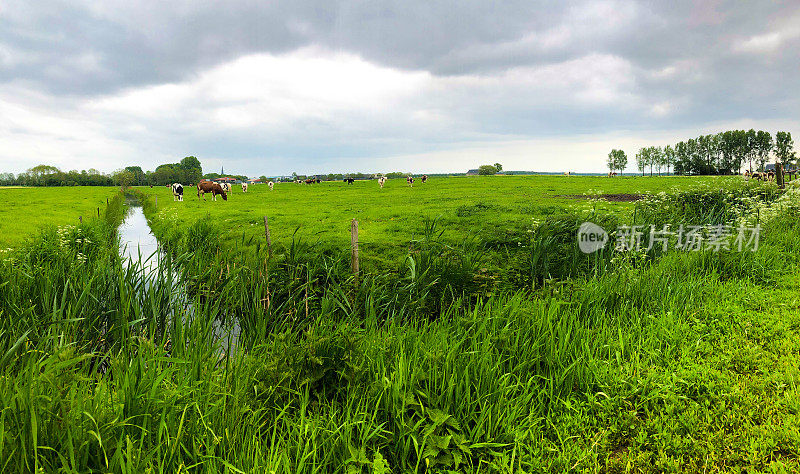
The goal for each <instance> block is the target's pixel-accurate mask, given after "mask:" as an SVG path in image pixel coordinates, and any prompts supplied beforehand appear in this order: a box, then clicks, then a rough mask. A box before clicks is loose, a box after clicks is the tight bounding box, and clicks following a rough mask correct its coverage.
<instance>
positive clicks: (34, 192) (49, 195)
mask: <svg viewBox="0 0 800 474" xmlns="http://www.w3.org/2000/svg"><path fill="white" fill-rule="evenodd" d="M116 191H118V189H117V188H109V187H96V186H80V187H78V186H75V187H60V188H41V187H0V200H1V201H2V203H3V205H2V206H0V248H8V247H15V246H17V245H19V244H20V243H22V242H23V241H24V240H26V239H29V238H32V237H34V236H36V235H37V234H38V233H39V231H40V230H41V229H42V227H46V226H56V225H62V224H77V223H78V221H79V218H81V217H83V218H84V219H87V218H90V217H92V216H96V215H97V209H98V208H100V210H101V212H103V211H105V208H106V199H107V198H110V197H112V196H113V195H114V193H115V192H116Z"/></svg>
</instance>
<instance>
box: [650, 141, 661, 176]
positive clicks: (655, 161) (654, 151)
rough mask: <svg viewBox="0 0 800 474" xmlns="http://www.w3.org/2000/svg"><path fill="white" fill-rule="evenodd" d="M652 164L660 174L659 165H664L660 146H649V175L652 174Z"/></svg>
mask: <svg viewBox="0 0 800 474" xmlns="http://www.w3.org/2000/svg"><path fill="white" fill-rule="evenodd" d="M653 166H655V168H656V171H657V172H658V175H659V176H661V167H662V166H664V150H663V149H662V148H661V147H660V146H652V147H650V176H653Z"/></svg>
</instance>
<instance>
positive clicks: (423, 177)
mask: <svg viewBox="0 0 800 474" xmlns="http://www.w3.org/2000/svg"><path fill="white" fill-rule="evenodd" d="M420 180H421V181H422V184H425V181H427V180H428V175H427V174H423V175H422V178H420Z"/></svg>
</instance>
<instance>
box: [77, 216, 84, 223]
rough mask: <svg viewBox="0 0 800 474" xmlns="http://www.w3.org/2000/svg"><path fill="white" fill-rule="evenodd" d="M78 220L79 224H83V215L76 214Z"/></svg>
mask: <svg viewBox="0 0 800 474" xmlns="http://www.w3.org/2000/svg"><path fill="white" fill-rule="evenodd" d="M78 222H80V223H81V224H83V216H78Z"/></svg>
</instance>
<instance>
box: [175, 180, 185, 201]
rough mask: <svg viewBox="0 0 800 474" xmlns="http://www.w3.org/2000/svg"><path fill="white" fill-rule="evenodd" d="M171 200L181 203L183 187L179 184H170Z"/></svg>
mask: <svg viewBox="0 0 800 474" xmlns="http://www.w3.org/2000/svg"><path fill="white" fill-rule="evenodd" d="M172 200H173V201H183V185H182V184H181V183H172Z"/></svg>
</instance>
